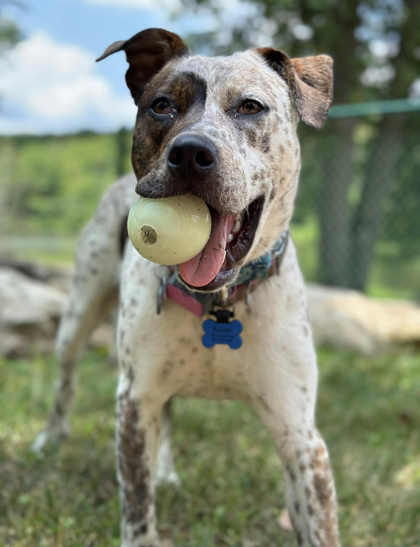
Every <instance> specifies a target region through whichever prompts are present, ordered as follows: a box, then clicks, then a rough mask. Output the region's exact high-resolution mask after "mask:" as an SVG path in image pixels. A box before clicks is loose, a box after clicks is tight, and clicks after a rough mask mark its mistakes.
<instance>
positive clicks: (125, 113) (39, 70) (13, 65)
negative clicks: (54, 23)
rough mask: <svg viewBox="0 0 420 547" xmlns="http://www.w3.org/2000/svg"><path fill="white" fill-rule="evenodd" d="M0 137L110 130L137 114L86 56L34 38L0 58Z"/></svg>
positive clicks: (130, 122)
mask: <svg viewBox="0 0 420 547" xmlns="http://www.w3.org/2000/svg"><path fill="white" fill-rule="evenodd" d="M0 74H1V79H0V99H1V103H0V133H1V134H17V133H26V132H27V133H49V132H51V133H65V132H72V131H78V130H80V129H92V130H97V131H112V130H115V129H117V128H119V127H121V125H128V126H132V125H133V123H134V119H135V114H136V109H135V106H134V104H133V102H132V99H131V97H130V95H129V93H128V90H127V95H124V96H120V95H117V94H116V93H115V92H114V90H113V89H112V87H111V84H110V83H109V82H108V80H106V79H105V78H104V77H103V76H101V75H99V74H98V72H97V68H96V65H95V59H94V56H93V55H92V54H91V53H89V52H88V51H86V50H84V49H82V48H80V47H77V46H74V45H69V44H61V43H58V42H56V41H54V40H53V39H52V38H51V37H50V36H48V35H47V34H45V33H36V34H34V35H32V36H30V37H29V38H28V39H26V40H24V41H22V42H20V43H19V44H18V45H17V46H16V47H15V48H14V49H12V50H11V51H9V52H8V53H7V54H5V55H4V56H2V57H1V58H0Z"/></svg>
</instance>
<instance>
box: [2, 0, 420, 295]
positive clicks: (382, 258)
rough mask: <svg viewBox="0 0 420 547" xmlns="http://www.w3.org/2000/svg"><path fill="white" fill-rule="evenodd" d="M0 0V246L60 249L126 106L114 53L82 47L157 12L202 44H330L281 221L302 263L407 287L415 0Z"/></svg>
mask: <svg viewBox="0 0 420 547" xmlns="http://www.w3.org/2000/svg"><path fill="white" fill-rule="evenodd" d="M0 6H1V11H0V17H1V22H0V25H1V26H0V33H1V34H0V40H1V46H0V47H1V49H0V51H1V54H0V74H1V81H0V99H1V103H0V135H1V137H0V219H1V220H0V222H1V224H0V233H1V244H0V245H1V247H0V252H1V253H3V254H4V253H9V254H14V255H16V256H20V257H23V256H24V257H26V258H40V257H42V258H43V259H45V260H48V262H50V263H60V262H61V263H63V262H69V261H71V257H72V254H73V251H74V248H75V242H76V240H77V235H78V233H79V232H80V229H81V228H82V226H83V225H84V224H85V223H86V222H87V221H88V219H89V218H90V216H91V215H92V212H93V210H94V208H95V205H96V203H97V201H98V198H99V196H100V195H101V194H102V192H103V191H104V189H105V188H106V187H107V186H108V185H109V184H111V183H112V182H113V181H114V180H115V179H116V177H118V176H120V175H121V174H123V173H125V172H127V171H129V170H130V146H131V131H132V128H133V123H134V118H135V108H134V105H133V104H132V102H131V98H130V96H129V94H128V91H127V90H126V88H125V82H124V73H125V70H126V66H127V65H126V63H125V59H124V55H123V54H121V55H119V56H114V57H112V58H110V59H108V60H107V61H106V62H105V63H100V64H99V65H96V64H95V63H94V59H95V58H96V57H98V56H99V55H100V54H101V53H102V51H103V50H104V49H105V47H107V46H108V45H109V44H110V43H112V42H114V41H115V40H119V39H126V38H128V37H131V36H132V35H134V34H135V33H136V32H138V31H140V30H142V29H144V28H147V27H150V26H160V27H165V28H169V29H171V30H173V31H175V32H177V33H180V34H181V35H182V36H183V38H184V39H185V40H186V41H187V42H188V44H189V45H190V46H191V48H192V50H193V51H195V52H199V53H204V54H209V55H213V54H227V53H231V52H233V51H236V50H240V49H244V48H249V47H253V46H263V45H266V46H268V45H270V46H275V47H278V48H282V49H283V50H284V51H286V52H287V53H288V54H289V55H291V56H304V55H311V54H315V53H328V54H330V55H332V56H333V58H334V61H335V65H334V70H335V86H334V87H335V93H334V94H335V98H334V104H335V105H336V106H334V107H333V109H332V111H331V114H330V119H329V120H328V122H327V124H326V126H325V129H323V130H322V132H320V133H318V132H316V131H313V130H310V129H307V128H305V127H300V136H301V140H302V151H303V172H302V176H301V185H300V192H299V197H298V201H297V207H296V214H295V217H294V227H293V235H294V237H295V239H296V242H297V245H298V247H299V252H300V260H301V263H302V267H303V270H304V273H305V276H306V278H307V279H308V280H309V281H318V282H321V283H323V284H327V285H334V286H339V287H350V288H355V289H358V290H361V291H367V292H368V293H369V294H372V295H375V296H383V295H395V296H405V297H410V298H418V297H419V296H420V254H419V249H420V219H419V214H418V211H419V210H420V202H419V200H420V190H419V188H420V186H419V178H420V166H419V164H420V150H419V146H420V142H419V139H418V138H416V137H417V134H418V131H419V128H420V40H419V36H418V25H419V23H420V13H419V7H418V1H417V0H406V1H402V0H372V1H364V2H362V1H361V2H356V1H340V2H334V1H331V0H301V1H299V2H293V1H290V2H288V1H282V2H279V1H276V0H264V1H258V2H257V1H246V2H245V1H243V2H241V1H239V0H233V1H230V2H223V1H221V0H214V1H212V2H209V1H200V0H196V1H192V0H184V1H182V0H165V1H160V2H159V1H157V2H152V1H151V0H150V1H149V0H120V1H117V0H115V1H113V0H62V1H61V2H59V3H57V2H54V0H38V1H37V2H35V1H32V2H31V1H30V0H28V1H27V2H20V1H19V2H18V1H16V2H8V1H6V0H1V2H0ZM390 101H393V102H390ZM360 103H362V104H360ZM364 103H368V104H364ZM29 241H30V245H28V242H29Z"/></svg>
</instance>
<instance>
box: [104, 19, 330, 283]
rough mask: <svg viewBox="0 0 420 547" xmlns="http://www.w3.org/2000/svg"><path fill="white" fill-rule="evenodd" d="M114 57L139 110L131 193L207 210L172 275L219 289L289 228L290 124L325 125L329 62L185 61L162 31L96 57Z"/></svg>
mask: <svg viewBox="0 0 420 547" xmlns="http://www.w3.org/2000/svg"><path fill="white" fill-rule="evenodd" d="M121 50H124V51H125V52H126V55H127V61H128V63H129V65H130V67H129V69H128V71H127V74H126V81H127V85H128V87H129V89H130V91H131V95H132V96H133V98H134V101H135V103H136V105H137V106H138V115H137V121H136V127H135V131H134V141H133V150H132V163H133V167H134V171H135V174H136V177H137V181H138V182H137V187H136V192H137V193H138V194H140V195H141V196H144V197H151V198H161V197H169V196H175V195H180V194H187V193H191V194H193V195H195V196H198V197H200V198H202V199H203V200H204V201H205V202H206V203H207V204H208V205H209V208H210V211H211V214H212V233H211V236H210V240H209V242H208V244H207V245H206V247H205V249H204V250H203V251H202V253H200V254H199V255H197V257H195V258H194V259H192V260H191V261H189V262H187V263H185V264H182V265H180V267H179V270H180V274H181V277H182V278H183V280H184V282H185V283H186V284H187V285H190V286H191V287H193V288H194V289H195V290H197V289H198V290H202V291H214V290H218V289H220V287H222V286H223V285H225V284H229V283H232V282H233V281H234V279H235V278H236V276H237V274H238V272H239V270H240V268H241V266H243V265H244V264H245V263H246V262H248V261H250V260H253V259H255V258H257V257H259V256H261V255H262V254H264V253H266V252H267V251H268V250H269V249H270V248H271V247H272V246H273V245H274V243H275V242H276V240H277V238H278V237H279V235H280V233H281V232H282V231H283V230H284V229H286V228H287V227H288V225H289V222H290V219H291V216H292V212H293V203H294V198H295V195H296V189H297V182H298V175H299V169H300V150H299V143H298V139H297V134H296V126H297V122H298V120H299V119H301V120H302V121H304V122H305V123H307V124H309V125H311V126H313V127H316V128H320V127H321V126H322V124H323V122H324V121H325V118H326V116H327V114H328V110H329V108H330V105H331V101H332V60H331V58H329V57H327V56H325V55H319V56H316V57H307V58H303V59H289V57H287V55H285V54H284V53H282V52H280V51H277V50H275V49H271V48H258V49H251V50H249V51H246V52H243V53H236V54H234V55H231V56H229V57H215V58H207V57H201V56H192V55H190V54H189V51H188V48H187V46H186V45H185V44H184V43H183V42H182V40H181V39H180V38H179V36H177V35H175V34H172V33H170V32H168V31H165V30H161V29H149V30H145V31H143V32H140V33H139V34H136V35H135V36H134V37H133V38H131V39H130V40H127V41H125V42H116V43H115V44H113V45H111V46H110V47H109V48H108V49H107V50H106V51H105V53H104V54H103V55H102V57H100V58H99V59H98V60H101V59H104V58H105V57H107V56H108V55H111V54H112V53H115V52H116V51H121Z"/></svg>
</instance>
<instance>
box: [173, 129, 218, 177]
mask: <svg viewBox="0 0 420 547" xmlns="http://www.w3.org/2000/svg"><path fill="white" fill-rule="evenodd" d="M216 165H217V148H216V146H215V145H214V144H213V143H212V142H211V140H210V139H208V138H207V137H203V136H201V135H188V134H185V135H180V136H179V137H178V138H177V139H175V141H174V142H173V143H172V146H171V148H170V149H169V154H168V167H169V170H170V171H171V173H172V174H173V175H175V176H177V177H180V178H184V179H188V178H189V177H191V176H200V177H205V176H207V175H208V174H210V172H211V170H212V169H214V168H215V167H216Z"/></svg>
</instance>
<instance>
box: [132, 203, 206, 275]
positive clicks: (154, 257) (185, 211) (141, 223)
mask: <svg viewBox="0 0 420 547" xmlns="http://www.w3.org/2000/svg"><path fill="white" fill-rule="evenodd" d="M127 227H128V235H129V236H130V239H131V242H132V244H133V245H134V247H135V248H136V249H137V251H138V252H139V253H140V254H141V255H142V256H144V258H147V259H148V260H151V261H152V262H156V263H157V264H165V265H166V266H172V265H174V264H182V263H183V262H187V260H190V259H191V258H194V256H196V255H197V254H198V253H199V252H200V251H202V250H203V248H204V246H205V245H206V243H207V241H208V240H209V237H210V232H211V216H210V211H209V209H208V207H207V205H206V203H205V202H204V201H203V200H202V199H200V198H197V197H195V196H192V195H190V194H186V195H183V196H177V197H173V198H162V199H150V198H142V197H140V198H139V199H138V200H137V201H136V202H135V204H134V205H133V207H132V208H131V211H130V214H129V215H128V223H127Z"/></svg>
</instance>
